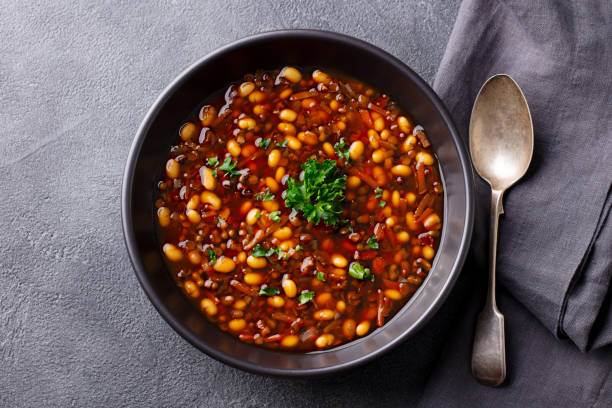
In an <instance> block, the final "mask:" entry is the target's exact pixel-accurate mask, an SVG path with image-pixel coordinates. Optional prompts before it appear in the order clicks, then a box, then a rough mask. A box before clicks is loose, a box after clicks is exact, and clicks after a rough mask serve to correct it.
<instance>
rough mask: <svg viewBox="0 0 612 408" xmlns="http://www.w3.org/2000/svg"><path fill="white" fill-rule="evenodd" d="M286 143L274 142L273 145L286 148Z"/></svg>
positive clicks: (285, 141) (284, 141)
mask: <svg viewBox="0 0 612 408" xmlns="http://www.w3.org/2000/svg"><path fill="white" fill-rule="evenodd" d="M287 143H289V141H288V140H283V141H282V142H280V143H278V142H274V144H275V145H277V146H278V147H287Z"/></svg>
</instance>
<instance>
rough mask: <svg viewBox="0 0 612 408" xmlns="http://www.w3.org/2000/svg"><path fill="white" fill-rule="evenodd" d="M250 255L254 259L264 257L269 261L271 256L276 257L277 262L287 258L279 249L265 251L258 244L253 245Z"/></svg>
mask: <svg viewBox="0 0 612 408" xmlns="http://www.w3.org/2000/svg"><path fill="white" fill-rule="evenodd" d="M251 255H253V256H254V257H255V258H263V257H266V258H268V259H270V258H271V257H272V256H273V255H276V256H277V257H278V259H279V260H280V259H285V258H287V253H286V252H285V251H283V250H282V249H280V247H276V248H270V249H265V248H264V247H262V246H261V245H259V244H257V245H255V247H254V248H253V253H252V254H251Z"/></svg>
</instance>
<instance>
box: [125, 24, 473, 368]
mask: <svg viewBox="0 0 612 408" xmlns="http://www.w3.org/2000/svg"><path fill="white" fill-rule="evenodd" d="M287 36H290V37H292V38H302V39H318V40H324V41H325V40H332V41H336V42H340V43H344V44H347V45H350V46H353V47H357V48H362V49H364V50H365V51H367V52H370V53H372V54H374V55H375V56H376V57H378V58H380V59H382V60H384V61H385V63H388V64H392V65H395V66H396V67H398V68H399V69H400V70H401V71H402V72H403V74H405V75H406V76H407V77H408V78H409V79H410V80H411V81H412V82H413V83H414V84H415V85H416V86H417V87H418V88H419V89H420V90H421V91H422V92H423V93H424V94H425V96H426V98H427V99H429V101H430V102H431V103H432V104H433V105H434V107H435V109H436V110H437V111H438V112H439V114H440V116H441V117H442V119H443V121H444V123H445V125H446V126H447V127H448V130H449V133H450V135H451V138H452V140H453V143H454V145H455V147H456V149H457V153H458V156H459V161H460V167H461V169H462V175H463V180H464V187H465V191H466V197H465V200H466V202H465V211H466V217H465V224H464V228H463V235H462V237H461V240H460V244H459V248H458V254H459V255H458V256H457V258H456V259H455V261H454V263H453V265H452V267H451V271H450V273H449V278H448V279H447V280H446V282H445V283H444V285H443V286H442V287H441V289H440V291H439V292H438V294H437V296H436V297H435V298H434V299H433V301H432V302H431V304H430V305H429V307H428V308H427V309H426V310H425V311H424V312H423V313H422V314H421V316H420V317H419V319H418V320H417V321H416V322H415V323H414V324H413V326H411V330H406V331H404V332H402V333H401V334H400V335H398V336H397V337H395V338H394V339H392V340H391V341H390V342H389V343H387V344H385V345H383V346H381V347H379V348H376V349H375V350H373V351H371V352H369V353H368V354H365V355H363V356H361V357H359V358H356V359H354V360H350V361H347V362H344V363H341V364H337V365H331V366H327V367H319V368H309V369H300V368H297V369H296V368H290V369H281V368H274V367H262V366H259V365H257V364H254V363H252V362H249V361H246V360H242V359H239V358H235V357H233V356H231V355H228V354H226V353H225V352H223V351H221V350H218V349H217V348H215V347H213V346H210V345H209V344H208V343H206V342H204V341H202V340H201V339H200V338H199V337H198V336H196V335H195V334H194V333H192V332H191V331H190V330H189V329H188V328H186V327H185V326H184V325H183V324H182V323H181V322H180V321H178V319H177V318H176V317H175V316H174V315H173V314H172V312H171V311H170V310H169V309H168V308H167V306H166V305H165V303H164V302H163V300H162V299H161V298H160V297H159V296H157V294H156V293H155V290H154V288H153V286H152V284H151V283H150V282H149V279H148V278H147V274H146V272H145V267H144V265H143V263H142V260H141V259H140V256H139V254H138V249H137V242H136V236H135V232H134V224H133V218H132V186H133V182H134V173H135V169H136V163H137V161H138V156H139V154H140V151H141V148H142V145H143V143H144V141H145V138H146V135H147V131H148V129H149V127H150V125H151V122H152V121H153V120H154V119H155V117H156V116H157V114H158V112H159V110H160V109H161V107H162V106H163V105H164V103H165V102H166V101H167V99H169V98H170V96H171V95H172V94H173V92H174V91H175V90H176V88H178V87H179V86H180V85H181V83H182V82H183V81H185V80H187V79H188V77H189V76H190V75H191V74H192V72H194V71H196V70H198V68H199V67H200V66H202V65H205V64H206V63H208V62H209V61H210V60H212V59H214V58H216V57H218V56H220V55H222V54H225V53H228V52H230V51H232V50H235V49H238V48H241V47H244V46H248V45H249V43H251V42H253V41H261V40H273V39H278V38H283V37H287ZM473 179H474V174H473V168H472V165H471V161H470V159H469V155H468V154H467V148H466V146H465V142H464V141H463V140H462V139H461V137H460V135H459V132H458V131H457V128H456V126H455V123H454V121H453V119H452V117H451V115H450V113H449V112H448V110H447V109H446V106H445V105H444V103H443V102H442V100H441V99H440V98H439V97H438V95H437V94H436V93H435V91H434V90H433V89H432V88H431V87H430V86H429V84H428V83H427V82H425V81H424V80H423V79H422V78H421V77H420V76H419V75H418V74H417V73H416V72H414V71H413V70H412V69H411V68H410V67H408V66H407V65H406V64H405V63H404V62H402V61H401V60H399V59H398V58H396V57H395V56H393V55H391V54H390V53H388V52H387V51H384V50H383V49H381V48H379V47H377V46H375V45H373V44H370V43H368V42H365V41H363V40H360V39H357V38H355V37H351V36H348V35H345V34H340V33H336V32H332V31H325V30H312V29H285V30H274V31H265V32H261V33H257V34H254V35H250V36H247V37H243V38H241V39H238V40H236V41H233V42H231V43H229V44H226V45H224V46H222V47H220V48H217V49H215V50H213V51H212V52H210V53H208V54H207V55H205V56H203V57H201V58H199V59H198V60H196V61H195V62H194V63H192V64H191V65H189V66H188V67H187V68H185V69H184V70H183V71H182V72H181V73H180V74H179V75H178V76H176V78H175V79H173V80H172V81H171V82H170V83H169V84H168V85H167V86H166V87H165V88H164V89H163V91H162V92H161V93H160V94H159V96H158V97H157V98H156V99H155V101H154V102H153V104H152V105H151V107H150V108H149V110H148V111H147V113H146V114H145V116H144V118H143V120H142V122H141V123H140V125H139V127H138V130H137V131H136V134H135V136H134V140H133V141H132V144H131V146H130V150H129V153H128V156H127V159H126V164H125V167H124V172H123V179H122V186H121V200H120V202H121V223H122V230H123V238H124V242H125V245H126V248H127V251H128V255H129V258H130V262H131V264H132V267H133V269H134V272H135V274H136V278H137V279H138V282H139V283H140V285H141V286H142V288H143V289H144V292H145V294H146V295H147V297H148V298H149V300H150V301H151V303H152V304H153V306H154V307H155V309H157V311H158V313H159V314H160V315H161V316H162V318H163V319H164V320H165V321H166V322H167V323H168V324H169V325H170V326H171V327H172V328H173V329H174V330H175V331H176V332H177V333H178V334H180V335H181V337H183V338H184V339H185V340H187V341H188V342H189V343H191V345H192V346H194V347H195V348H197V349H199V350H200V351H202V352H204V353H206V354H207V355H208V356H210V357H213V358H214V359H216V360H218V361H221V362H223V363H225V364H228V365H230V366H232V367H235V368H239V369H242V370H245V371H248V372H251V373H255V374H263V375H268V376H282V377H312V376H320V375H324V374H325V375H326V374H331V373H336V372H339V371H343V370H346V369H349V368H353V367H356V366H359V365H362V364H365V363H366V362H368V361H371V360H373V359H374V358H376V357H379V356H381V355H383V354H385V353H387V352H389V351H390V350H392V349H393V348H395V347H397V346H398V345H399V344H401V343H402V342H403V341H405V340H406V339H407V338H408V337H409V335H411V334H414V333H416V332H417V331H418V330H419V329H421V328H422V326H423V325H424V324H425V323H426V322H427V321H429V320H430V318H431V317H432V316H433V315H434V314H435V313H436V312H437V311H438V310H439V308H440V307H441V306H442V304H443V303H444V301H445V300H446V298H447V297H448V295H449V293H450V291H451V289H452V288H453V287H454V285H455V282H456V280H457V278H458V277H459V274H460V272H461V271H460V269H461V268H462V267H463V265H464V263H465V259H466V257H467V254H468V249H469V245H470V242H471V238H472V231H473V227H474V185H473ZM330 351H333V349H331V350H330Z"/></svg>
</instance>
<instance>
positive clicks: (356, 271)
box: [348, 262, 374, 282]
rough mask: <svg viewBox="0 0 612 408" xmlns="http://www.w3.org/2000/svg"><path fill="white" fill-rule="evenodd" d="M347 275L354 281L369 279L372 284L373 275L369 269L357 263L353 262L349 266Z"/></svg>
mask: <svg viewBox="0 0 612 408" xmlns="http://www.w3.org/2000/svg"><path fill="white" fill-rule="evenodd" d="M348 272H349V275H351V276H352V277H353V278H355V279H359V280H365V279H369V280H371V281H372V282H374V275H373V274H372V271H370V268H364V267H363V266H362V265H361V264H360V263H359V262H353V263H352V264H351V266H349V271H348Z"/></svg>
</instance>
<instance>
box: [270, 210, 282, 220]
mask: <svg viewBox="0 0 612 408" xmlns="http://www.w3.org/2000/svg"><path fill="white" fill-rule="evenodd" d="M270 219H271V220H272V221H274V222H280V211H273V212H271V213H270Z"/></svg>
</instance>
